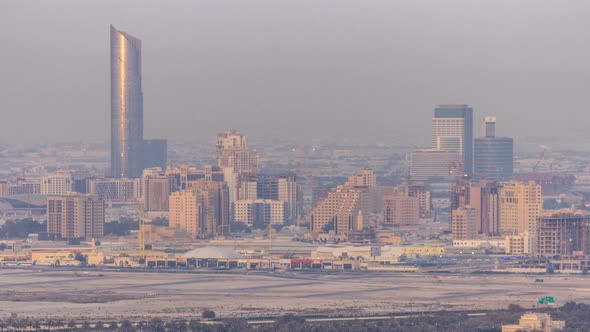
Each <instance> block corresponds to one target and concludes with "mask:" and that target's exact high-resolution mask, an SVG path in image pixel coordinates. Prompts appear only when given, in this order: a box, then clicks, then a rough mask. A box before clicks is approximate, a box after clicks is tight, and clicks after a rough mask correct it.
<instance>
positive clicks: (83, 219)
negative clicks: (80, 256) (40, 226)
mask: <svg viewBox="0 0 590 332" xmlns="http://www.w3.org/2000/svg"><path fill="white" fill-rule="evenodd" d="M104 222H105V203H104V200H103V199H102V198H100V197H98V196H94V195H84V194H69V195H61V196H49V197H48V198H47V233H49V234H50V235H55V236H57V237H60V238H64V239H69V238H100V237H103V236H104Z"/></svg>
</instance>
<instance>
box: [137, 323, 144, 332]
mask: <svg viewBox="0 0 590 332" xmlns="http://www.w3.org/2000/svg"><path fill="white" fill-rule="evenodd" d="M136 326H137V328H138V329H139V332H141V331H143V329H144V328H145V323H144V322H138V323H137V325H136Z"/></svg>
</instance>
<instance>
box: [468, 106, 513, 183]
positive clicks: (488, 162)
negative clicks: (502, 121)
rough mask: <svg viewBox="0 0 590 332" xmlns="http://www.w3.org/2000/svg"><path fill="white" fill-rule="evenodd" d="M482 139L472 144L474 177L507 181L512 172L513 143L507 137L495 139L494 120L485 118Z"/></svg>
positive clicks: (493, 118)
mask: <svg viewBox="0 0 590 332" xmlns="http://www.w3.org/2000/svg"><path fill="white" fill-rule="evenodd" d="M482 128H483V129H484V130H485V134H484V135H483V137H478V138H476V139H475V142H474V153H473V159H474V172H473V174H474V177H475V178H479V179H488V180H494V181H509V180H510V178H511V177H512V172H513V160H514V142H513V140H512V138H509V137H496V118H495V117H492V116H486V117H485V119H484V121H483V124H482Z"/></svg>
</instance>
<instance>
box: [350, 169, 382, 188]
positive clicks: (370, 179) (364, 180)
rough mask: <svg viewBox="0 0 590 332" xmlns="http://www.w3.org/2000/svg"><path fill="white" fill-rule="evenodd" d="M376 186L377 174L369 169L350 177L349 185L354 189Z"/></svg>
mask: <svg viewBox="0 0 590 332" xmlns="http://www.w3.org/2000/svg"><path fill="white" fill-rule="evenodd" d="M376 184H377V177H376V176H375V172H374V171H373V170H372V169H368V168H365V169H364V170H362V171H360V172H358V173H355V174H353V175H351V176H349V177H348V183H347V185H349V186H352V187H374V186H375V185H376Z"/></svg>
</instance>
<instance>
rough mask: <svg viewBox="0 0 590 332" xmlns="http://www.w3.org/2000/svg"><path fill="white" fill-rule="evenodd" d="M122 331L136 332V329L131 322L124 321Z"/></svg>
mask: <svg viewBox="0 0 590 332" xmlns="http://www.w3.org/2000/svg"><path fill="white" fill-rule="evenodd" d="M120 330H121V331H123V332H130V331H134V330H135V329H134V328H133V324H131V322H130V321H128V320H124V321H122V322H121V327H120Z"/></svg>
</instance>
